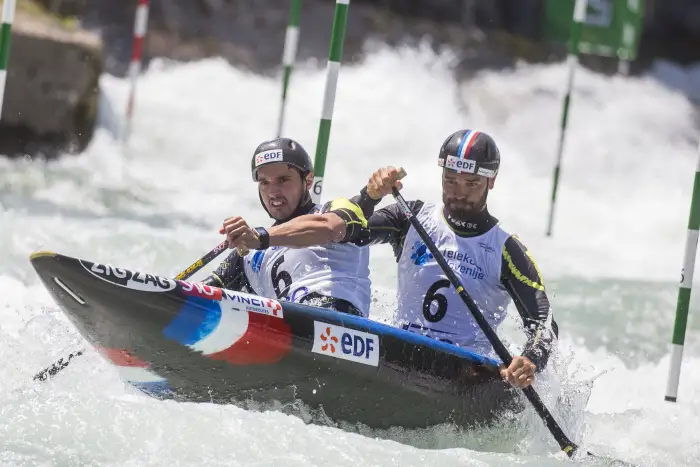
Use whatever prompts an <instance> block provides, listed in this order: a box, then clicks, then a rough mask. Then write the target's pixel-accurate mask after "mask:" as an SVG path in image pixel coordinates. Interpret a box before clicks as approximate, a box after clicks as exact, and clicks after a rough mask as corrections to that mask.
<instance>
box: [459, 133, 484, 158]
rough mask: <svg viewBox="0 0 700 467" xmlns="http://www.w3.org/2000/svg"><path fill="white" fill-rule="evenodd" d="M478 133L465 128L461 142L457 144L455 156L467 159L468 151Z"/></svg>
mask: <svg viewBox="0 0 700 467" xmlns="http://www.w3.org/2000/svg"><path fill="white" fill-rule="evenodd" d="M478 135H479V132H478V131H472V130H467V132H466V133H465V134H464V138H463V139H462V142H461V143H460V144H459V149H458V150H457V157H459V158H460V159H467V158H468V157H469V151H470V150H471V148H472V146H473V145H474V141H476V137H477V136H478Z"/></svg>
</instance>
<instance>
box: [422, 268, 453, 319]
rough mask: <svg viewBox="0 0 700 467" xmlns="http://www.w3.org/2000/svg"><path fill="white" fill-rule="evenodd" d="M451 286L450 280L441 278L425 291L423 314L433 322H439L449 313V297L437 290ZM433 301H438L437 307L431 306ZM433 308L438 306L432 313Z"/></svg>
mask: <svg viewBox="0 0 700 467" xmlns="http://www.w3.org/2000/svg"><path fill="white" fill-rule="evenodd" d="M449 286H450V281H449V280H447V279H440V280H439V281H437V282H435V283H434V284H433V285H431V286H430V288H428V291H427V292H426V293H425V298H424V299H423V316H425V319H427V320H428V321H430V322H431V323H437V322H438V321H440V320H441V319H442V318H444V317H445V315H446V314H447V298H446V297H445V296H444V295H443V294H440V293H437V291H438V290H439V289H443V288H445V287H449ZM433 303H436V306H435V307H431V305H432V304H433ZM431 308H437V311H436V312H435V313H432V312H431Z"/></svg>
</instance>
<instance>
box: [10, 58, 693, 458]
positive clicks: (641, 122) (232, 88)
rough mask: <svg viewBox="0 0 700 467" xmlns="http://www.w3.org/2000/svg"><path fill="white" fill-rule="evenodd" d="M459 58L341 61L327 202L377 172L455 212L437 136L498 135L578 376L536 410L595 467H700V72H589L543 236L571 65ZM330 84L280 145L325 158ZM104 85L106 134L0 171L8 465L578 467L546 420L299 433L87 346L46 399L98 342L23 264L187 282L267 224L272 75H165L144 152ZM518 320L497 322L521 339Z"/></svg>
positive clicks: (300, 111) (498, 205)
mask: <svg viewBox="0 0 700 467" xmlns="http://www.w3.org/2000/svg"><path fill="white" fill-rule="evenodd" d="M450 61H451V56H450V55H449V53H445V54H444V55H442V56H438V57H436V56H434V55H433V54H432V53H431V52H428V51H426V50H423V49H420V50H399V51H395V50H391V49H386V48H383V47H378V49H377V50H376V51H374V52H373V53H372V54H371V55H370V56H369V57H368V58H367V60H366V61H365V62H364V63H363V64H362V65H361V66H357V67H348V66H345V67H344V68H343V69H342V71H341V74H340V81H339V87H338V93H337V98H336V106H335V115H334V119H333V127H332V134H331V140H330V147H329V159H328V166H327V173H326V182H325V185H324V198H325V199H328V198H331V197H335V196H352V195H353V194H355V193H356V192H357V191H358V190H359V188H361V187H362V186H363V185H364V183H365V182H366V179H367V177H368V176H369V174H370V173H371V172H372V171H373V170H374V169H375V168H377V167H378V166H381V165H385V164H392V165H402V166H403V167H405V168H406V169H407V171H408V174H409V175H408V177H407V178H406V180H405V189H404V196H406V198H407V199H412V198H413V199H415V198H421V199H431V200H439V196H440V182H439V169H438V168H437V167H436V162H435V157H436V154H437V150H438V148H439V146H440V144H441V143H442V141H443V139H444V138H445V137H446V136H447V135H448V134H449V133H451V132H452V131H454V130H456V129H458V128H460V127H467V126H471V127H476V128H478V129H482V130H484V131H488V132H489V133H491V134H492V135H493V136H494V137H495V138H496V140H497V141H498V142H499V145H500V147H501V154H502V158H503V165H502V171H501V174H500V175H499V178H498V182H497V184H496V189H495V190H494V191H493V192H492V193H491V195H490V198H489V199H490V207H491V210H492V212H493V213H494V214H495V215H496V216H497V217H499V218H500V219H501V220H502V221H503V222H504V224H505V226H506V227H507V228H509V229H511V230H513V231H515V232H517V233H519V234H520V237H521V239H522V240H523V241H524V242H525V243H526V244H527V245H528V246H529V247H530V249H531V250H532V251H533V253H534V255H535V257H536V258H537V260H538V263H539V265H540V268H541V270H542V271H543V273H544V275H545V279H546V280H547V281H548V282H549V285H550V290H552V293H551V294H550V295H551V296H552V301H553V306H554V309H555V313H557V316H558V321H559V326H560V329H561V330H562V339H561V352H560V355H559V357H558V359H557V360H556V364H555V365H553V366H554V367H555V370H556V371H555V373H557V374H558V375H560V376H561V377H562V379H563V381H562V382H561V383H559V382H557V381H556V378H553V377H552V378H548V379H547V380H545V381H541V382H538V385H537V389H538V391H540V392H541V395H542V396H543V399H545V402H546V403H547V404H548V406H551V407H554V411H555V413H556V414H557V416H558V417H560V419H561V421H562V425H563V426H564V428H565V430H567V432H568V433H569V434H570V436H571V437H572V438H573V439H575V440H576V441H578V442H583V443H584V444H585V445H586V446H589V447H591V448H592V449H593V450H594V451H595V452H596V453H598V454H602V455H610V456H611V457H618V458H623V459H625V460H628V461H632V462H636V463H638V464H640V465H661V464H664V465H692V464H693V462H695V463H697V462H700V448H699V447H698V446H700V435H698V433H697V431H696V430H695V425H696V419H697V417H698V415H699V412H700V402H698V401H697V396H698V395H700V393H699V392H698V390H697V387H698V384H699V383H700V379H699V378H698V377H697V374H698V372H700V346H698V345H697V342H698V341H700V331H698V325H696V324H695V321H697V320H695V321H693V318H692V316H691V322H690V329H689V334H688V344H689V345H688V348H687V351H686V357H685V359H684V363H683V372H682V377H681V388H680V392H679V402H678V403H677V404H669V403H666V402H664V401H663V395H664V392H665V384H666V377H667V371H668V365H669V357H668V349H667V344H666V342H667V341H668V339H670V335H671V334H670V328H671V325H672V320H673V312H674V307H675V293H676V288H675V287H676V283H677V279H678V275H679V270H680V266H681V263H682V254H683V247H684V240H685V228H686V223H687V212H688V206H689V198H690V193H691V190H692V181H693V172H694V169H695V166H696V160H697V137H698V132H697V129H696V128H695V126H694V120H695V114H694V109H693V107H692V106H691V105H690V104H689V102H688V101H687V100H686V98H685V97H684V96H683V94H682V93H681V91H679V90H678V89H679V87H681V85H683V86H687V85H688V83H698V82H700V81H699V80H698V79H697V78H698V73H697V69H696V68H691V69H687V70H685V69H682V68H679V67H675V66H672V65H668V64H660V65H659V66H658V67H657V68H656V69H654V70H653V72H652V73H651V74H650V75H647V76H643V77H641V78H618V77H614V78H604V77H601V76H598V75H596V74H594V73H590V72H586V71H581V72H579V74H578V75H577V84H576V91H575V93H574V96H573V106H572V113H571V118H570V128H569V132H568V135H567V146H566V154H565V156H564V164H563V174H562V181H561V183H562V184H561V187H560V193H559V200H558V209H557V216H556V225H555V231H554V232H555V233H554V236H553V237H552V238H546V237H545V236H544V231H545V228H546V217H547V211H548V208H549V205H548V202H549V201H548V200H549V191H550V189H551V171H552V167H553V164H554V160H555V156H556V155H555V150H556V139H557V136H558V122H559V118H560V111H561V97H562V94H563V88H564V83H565V77H566V69H565V66H564V65H563V64H559V65H547V66H520V67H518V68H517V69H515V70H511V71H501V72H484V73H479V74H478V75H477V76H476V78H475V79H473V80H471V81H469V82H466V83H463V84H456V83H455V82H454V81H453V78H452V75H451V72H450V69H449V65H450ZM324 80H325V74H324V72H323V70H318V69H316V68H313V67H312V66H311V65H308V66H306V65H300V66H299V67H298V68H297V69H296V71H295V74H294V77H293V82H292V88H291V89H290V101H289V104H288V106H289V107H288V110H287V116H288V119H287V122H286V125H285V127H286V131H285V133H286V134H288V135H290V136H292V137H294V138H296V139H298V140H299V141H301V142H302V144H304V145H305V146H306V148H307V150H308V151H309V152H310V153H313V151H314V149H315V148H314V144H315V141H316V134H317V131H318V118H319V115H320V108H321V99H322V89H323V86H324ZM664 82H669V83H672V84H673V86H674V87H669V86H667V85H665V84H664ZM679 83H680V84H679ZM101 85H102V89H103V93H104V95H103V99H102V102H103V105H102V109H101V112H102V117H101V124H102V127H101V128H100V129H99V130H98V131H97V134H96V136H95V139H94V141H93V143H92V144H91V146H90V147H89V149H88V150H87V151H86V152H85V153H84V154H82V155H80V156H77V157H70V158H65V159H62V160H60V161H58V162H51V163H36V162H34V163H31V162H28V161H8V160H5V159H0V226H2V228H0V255H2V258H3V261H2V263H0V296H1V297H2V299H0V319H1V320H2V326H1V327H0V358H2V361H4V362H6V363H5V364H4V365H3V366H2V367H0V393H2V394H3V397H2V398H0V462H2V463H4V464H7V465H37V464H43V463H48V464H52V465H77V464H81V463H85V464H88V465H97V464H99V465H165V464H168V465H191V464H195V463H196V464H207V465H273V464H274V465H289V466H292V465H304V466H316V465H318V466H320V465H329V464H332V465H337V466H342V465H353V466H354V465H382V466H384V465H397V464H399V465H416V466H418V465H420V466H425V465H437V464H439V463H441V464H445V465H474V466H477V465H478V466H481V465H512V464H513V463H518V464H519V465H533V466H535V465H536V466H542V465H564V464H565V463H566V462H567V461H566V460H565V459H564V458H565V456H564V455H563V454H562V453H559V452H558V448H557V446H556V444H555V443H554V442H553V441H552V439H551V436H550V435H549V434H548V432H547V431H546V429H545V428H544V426H543V424H542V422H541V421H539V419H537V418H536V416H535V415H534V413H531V411H528V413H526V416H525V418H524V420H523V421H521V422H511V421H506V422H504V426H503V427H502V429H497V430H481V431H480V430H476V431H472V432H467V433H463V432H460V431H456V430H454V429H451V428H450V427H438V428H434V429H430V430H423V431H411V432H406V431H404V430H398V429H396V430H389V432H387V433H379V432H371V431H367V430H360V434H358V433H352V432H346V431H343V430H339V429H337V428H334V427H330V426H313V425H306V424H305V423H304V421H303V420H302V418H304V417H306V419H307V420H308V417H309V416H310V415H308V414H307V415H304V408H303V407H301V408H300V409H299V410H298V411H297V412H300V413H301V416H302V418H299V417H298V416H291V415H287V414H283V413H279V412H271V411H266V412H264V413H259V412H256V411H246V410H243V409H241V408H238V407H234V406H214V405H208V404H176V403H171V402H156V401H154V400H152V399H149V398H146V397H145V396H143V395H141V394H140V393H138V392H136V391H135V390H133V389H131V388H128V387H126V386H124V385H123V384H121V383H120V381H119V379H118V376H117V373H116V370H115V369H114V368H112V367H110V366H109V365H108V364H107V363H105V362H104V361H103V360H102V359H101V358H100V357H99V356H97V355H96V354H95V353H94V352H92V351H89V352H87V353H86V355H84V356H83V357H81V359H80V361H79V363H78V361H76V362H75V363H73V364H72V365H71V368H69V369H66V370H65V372H64V373H62V374H61V376H60V377H58V378H56V379H55V380H52V381H50V382H48V383H41V384H33V383H32V382H31V376H32V375H33V374H34V372H36V371H37V370H39V369H41V368H43V367H45V366H46V365H48V364H49V363H51V362H52V361H54V360H55V359H57V358H59V357H62V356H65V355H66V354H67V353H68V352H69V351H71V350H74V349H77V348H80V346H81V345H83V342H82V339H81V338H80V336H79V335H78V334H77V332H76V331H75V329H74V328H73V327H72V325H71V324H70V322H69V321H68V320H67V319H66V318H65V317H64V316H63V315H62V313H60V311H59V310H58V309H57V307H56V306H55V305H54V304H53V302H52V300H51V298H50V297H49V295H48V293H47V292H46V291H45V290H44V288H43V287H42V286H41V284H40V283H39V281H38V278H37V277H36V274H34V272H33V270H32V269H31V266H30V265H29V262H28V255H29V253H30V252H32V251H35V250H38V249H50V250H53V251H58V252H60V253H64V254H68V255H72V256H77V257H81V258H85V259H90V260H96V261H101V262H110V263H113V264H116V265H120V266H123V267H128V268H142V269H147V270H149V271H151V272H154V273H158V274H166V275H173V274H176V273H177V272H179V271H180V270H181V269H183V268H184V267H186V266H187V265H189V264H190V263H191V262H192V261H193V260H194V259H195V258H197V257H199V256H201V255H202V254H203V253H205V252H206V251H208V250H209V249H210V248H211V247H213V246H214V245H216V244H217V243H218V242H219V241H220V238H219V236H218V234H217V233H216V230H217V226H218V225H219V224H220V222H221V221H222V219H224V218H225V217H227V216H229V215H232V214H239V215H243V216H244V217H245V218H246V219H247V220H248V221H249V223H251V224H267V223H268V222H269V219H267V217H266V215H265V214H264V212H263V211H262V209H260V206H259V201H258V197H257V193H256V189H255V185H254V184H253V182H252V180H251V179H250V174H249V163H250V157H251V156H252V151H253V149H254V148H255V146H257V144H258V143H259V142H260V141H262V140H263V139H267V138H269V137H271V136H273V131H274V129H275V126H276V118H277V109H278V105H279V103H278V95H279V81H278V79H277V78H275V79H269V78H261V77H259V76H255V75H252V74H249V73H246V72H244V71H241V70H237V69H233V68H231V67H230V66H229V65H227V64H226V63H225V62H224V61H222V60H216V59H212V60H206V61H202V62H197V63H190V64H184V65H172V64H168V63H165V62H156V63H155V64H154V66H153V68H152V69H151V70H149V72H148V73H147V74H146V75H145V76H143V78H142V79H141V80H140V81H139V91H138V103H137V107H136V117H135V122H134V132H133V135H132V139H131V141H130V144H129V146H128V148H122V147H121V145H120V143H119V142H118V141H117V140H116V139H115V138H116V136H117V135H118V123H119V119H118V117H119V115H120V114H121V107H122V106H123V103H125V101H126V95H127V90H128V85H127V83H126V81H124V80H121V79H116V78H114V77H110V76H103V77H102V81H101ZM687 87H688V89H690V88H691V87H690V86H687ZM388 201H389V200H387V201H385V202H388ZM392 259H393V258H392V253H391V251H390V248H388V247H375V248H374V249H373V256H372V280H373V285H374V295H375V299H376V300H377V304H376V305H377V309H376V311H373V318H375V319H380V320H388V319H390V317H391V314H392V309H393V306H394V304H395V299H394V296H393V287H394V284H395V279H396V271H395V266H394V263H393V260H392ZM212 266H213V265H212ZM207 270H208V268H207ZM205 274H206V271H203V272H201V273H199V274H198V275H196V276H195V279H196V278H201V277H203V276H204V275H205ZM623 278H624V279H628V281H623V280H621V279H623ZM602 279H609V280H602ZM650 281H653V282H650ZM696 295H697V294H696ZM696 298H697V297H696ZM517 321H518V318H517V317H514V318H513V319H512V320H510V322H507V323H506V326H505V327H506V329H505V333H506V335H507V336H509V337H511V338H512V341H513V343H514V345H517V344H518V343H519V342H518V336H520V337H521V333H520V334H519V331H518V330H517ZM645 323H653V325H645ZM630 336H631V337H630ZM520 341H522V338H521V339H520ZM553 371H554V370H553ZM601 373H602V375H601ZM596 376H597V378H596ZM591 381H593V383H592V389H588V386H589V385H590V384H591ZM550 391H551V394H550ZM557 396H560V397H559V399H560V402H557ZM550 404H551V405H550ZM584 407H585V409H584ZM397 441H398V442H397ZM435 448H441V449H435Z"/></svg>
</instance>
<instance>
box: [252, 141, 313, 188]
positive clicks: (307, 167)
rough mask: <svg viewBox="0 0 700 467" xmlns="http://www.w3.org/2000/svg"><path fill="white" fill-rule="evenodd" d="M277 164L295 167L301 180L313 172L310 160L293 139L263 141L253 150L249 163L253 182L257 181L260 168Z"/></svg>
mask: <svg viewBox="0 0 700 467" xmlns="http://www.w3.org/2000/svg"><path fill="white" fill-rule="evenodd" d="M277 162H284V163H285V164H289V165H291V166H293V167H295V168H296V169H297V170H299V172H301V177H302V179H303V178H304V177H306V174H308V173H309V172H312V171H313V170H314V166H313V163H312V162H311V158H310V157H309V155H308V154H307V152H306V150H305V149H304V148H303V147H302V146H301V144H299V143H297V142H296V141H294V140H293V139H289V138H277V139H273V140H270V141H265V142H263V143H261V144H260V145H259V146H258V147H257V148H256V149H255V154H254V155H253V159H252V160H251V161H250V170H251V171H252V172H253V181H255V182H257V181H258V169H259V168H260V167H262V166H263V165H265V164H274V163H277Z"/></svg>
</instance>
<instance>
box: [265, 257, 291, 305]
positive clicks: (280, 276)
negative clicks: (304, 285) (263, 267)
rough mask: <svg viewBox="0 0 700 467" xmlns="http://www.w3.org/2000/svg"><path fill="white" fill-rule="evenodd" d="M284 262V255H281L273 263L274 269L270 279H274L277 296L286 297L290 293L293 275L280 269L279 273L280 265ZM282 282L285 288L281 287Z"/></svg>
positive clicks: (273, 284)
mask: <svg viewBox="0 0 700 467" xmlns="http://www.w3.org/2000/svg"><path fill="white" fill-rule="evenodd" d="M282 263H284V255H282V256H280V257H279V259H277V261H275V262H274V264H273V265H272V271H271V276H272V277H270V279H272V287H274V289H275V294H276V295H277V298H283V297H286V296H287V294H288V293H289V288H290V287H291V286H292V276H291V274H289V273H288V272H287V271H280V272H279V273H277V270H278V269H279V267H280V266H281V265H282ZM280 282H282V284H284V288H282V287H280Z"/></svg>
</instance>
